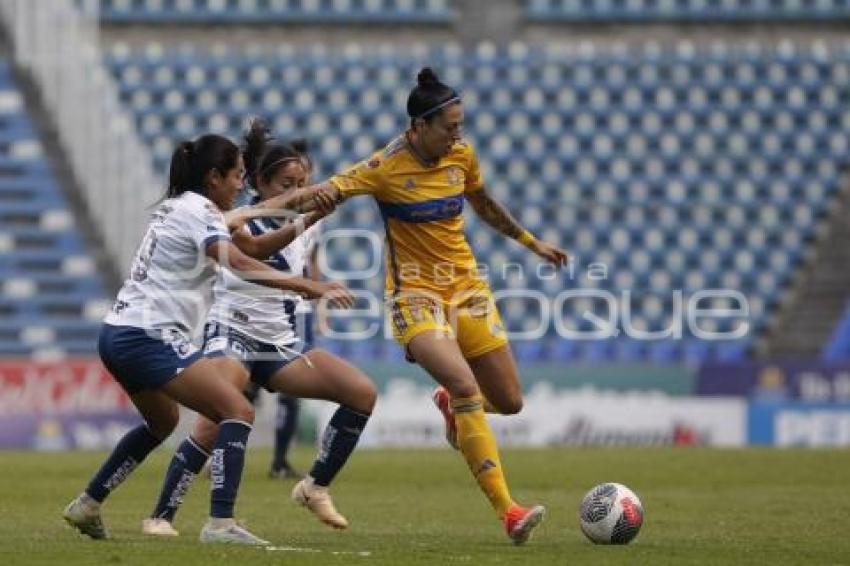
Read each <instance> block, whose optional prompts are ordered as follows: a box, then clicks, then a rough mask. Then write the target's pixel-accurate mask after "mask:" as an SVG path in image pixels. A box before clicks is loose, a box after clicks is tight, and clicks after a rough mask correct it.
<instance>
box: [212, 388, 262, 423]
mask: <svg viewBox="0 0 850 566" xmlns="http://www.w3.org/2000/svg"><path fill="white" fill-rule="evenodd" d="M223 420H236V421H242V422H245V423H248V424H252V423H253V422H254V406H253V405H252V404H251V403H249V402H248V400H247V399H245V397H243V396H242V395H234V397H233V399H232V400H230V401H229V402H228V403H227V404H226V405H225V406H224V407H222V411H221V415H220V419H219V422H220V421H223Z"/></svg>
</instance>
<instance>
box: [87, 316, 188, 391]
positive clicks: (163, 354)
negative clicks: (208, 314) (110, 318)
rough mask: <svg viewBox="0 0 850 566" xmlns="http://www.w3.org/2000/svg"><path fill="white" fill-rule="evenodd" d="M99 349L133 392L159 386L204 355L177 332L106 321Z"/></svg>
mask: <svg viewBox="0 0 850 566" xmlns="http://www.w3.org/2000/svg"><path fill="white" fill-rule="evenodd" d="M97 350H98V353H100V359H101V360H102V361H103V365H104V366H106V369H108V370H109V373H111V374H112V376H113V377H114V378H115V380H116V381H118V383H119V384H121V387H123V388H124V390H125V391H126V392H127V393H129V394H130V395H132V394H134V393H138V392H139V391H142V390H145V389H158V388H160V387H162V386H163V385H165V384H166V383H168V382H169V381H171V380H172V379H174V378H175V377H176V376H177V374H179V373H180V372H181V371H183V370H184V369H185V368H187V367H189V366H191V365H192V364H193V363H195V362H196V361H198V360H199V359H201V357H202V353H201V351H200V350H199V349H198V348H196V347H195V346H194V345H192V343H191V342H188V341H187V340H185V339H184V338H182V337H180V336H179V335H178V334H177V333H169V332H167V331H159V330H145V329H144V328H137V327H135V326H113V325H111V324H104V325H103V327H102V328H101V330H100V338H99V339H98V342H97Z"/></svg>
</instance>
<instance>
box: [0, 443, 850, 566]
mask: <svg viewBox="0 0 850 566" xmlns="http://www.w3.org/2000/svg"><path fill="white" fill-rule="evenodd" d="M168 455H169V454H168V451H167V450H164V449H163V450H160V451H158V452H157V453H156V454H155V455H153V456H152V457H151V458H150V459H149V460H148V461H147V462H146V463H145V465H144V466H143V467H142V468H141V469H140V470H138V471H137V472H136V474H135V475H134V476H133V477H131V479H130V480H129V481H128V482H127V483H125V484H124V485H123V486H122V487H121V488H120V489H119V490H118V491H117V492H116V493H115V494H114V495H113V496H112V498H111V499H110V500H109V502H108V504H107V505H106V507H105V513H104V517H105V521H106V523H107V527H108V528H109V529H110V531H111V535H112V540H109V541H91V540H89V539H86V538H83V537H81V536H79V535H77V534H76V532H74V531H73V530H71V529H70V528H69V527H68V526H67V525H65V523H64V522H63V521H62V520H61V517H60V513H61V510H62V507H63V506H64V504H65V503H66V502H67V501H68V500H70V499H71V498H72V497H73V496H74V495H76V494H77V493H78V492H79V491H80V489H81V488H82V487H83V485H84V483H85V481H86V480H87V479H88V477H89V475H90V473H91V472H92V471H93V470H94V469H95V467H96V466H97V465H98V464H99V463H100V460H101V457H102V456H103V455H102V454H99V453H98V454H94V453H69V454H64V453H63V454H30V453H10V452H0V477H2V478H3V482H2V484H0V485H2V493H0V564H3V565H10V564H49V565H60V564H61V565H65V564H147V565H151V564H155V565H171V564H176V565H187V566H188V565H195V564H198V565H200V564H203V565H208V564H228V565H237V564H251V565H261V564H292V565H297V564H331V565H333V564H340V565H342V564H345V565H360V564H362V565H364V566H366V565H378V564H381V565H407V564H441V565H451V564H476V565H479V566H484V565H490V564H512V565H513V564H593V565H594V566H602V565H605V564H652V565H657V564H712V565H713V564H818V565H820V564H850V537H848V536H847V528H846V526H847V515H848V512H850V489H848V488H850V485H848V484H850V482H848V478H850V473H848V470H850V451H837V450H835V451H825V450H800V451H798V450H787V451H771V450H730V451H718V450H707V449H705V450H704V449H666V448H658V449H619V448H616V449H615V448H611V449H550V450H513V451H507V452H506V453H505V454H504V463H505V466H506V468H507V470H508V474H509V480H510V483H511V485H512V486H513V490H514V495H515V496H516V497H517V498H519V499H521V500H523V501H527V502H541V503H544V504H546V505H547V507H548V511H549V513H548V516H547V519H546V522H545V523H544V524H543V526H542V527H541V528H540V529H539V530H538V532H537V534H536V536H535V538H534V539H532V541H531V542H530V543H529V544H528V545H526V546H524V547H514V546H512V545H511V544H510V543H509V541H508V539H507V537H506V536H505V535H504V534H503V532H502V530H501V526H500V524H499V523H498V522H497V521H496V520H495V518H494V516H493V515H492V512H491V511H490V509H489V507H488V506H487V504H486V502H485V500H484V498H483V496H482V495H481V494H480V493H479V492H478V489H477V487H476V486H475V485H474V484H473V482H472V479H471V477H470V476H469V474H468V473H467V471H466V468H465V465H464V463H463V462H462V460H461V458H460V457H459V456H458V455H457V454H456V453H454V452H453V451H451V450H449V449H446V450H429V451H377V450H365V451H362V452H360V453H356V454H355V455H354V458H353V460H352V461H351V463H350V466H349V468H348V469H347V470H345V471H344V472H343V475H341V476H340V477H339V478H338V481H337V483H336V484H335V486H334V495H335V501H336V503H337V505H338V507H339V508H340V510H341V511H342V512H343V513H345V514H346V515H347V516H348V518H349V519H350V520H351V522H352V526H351V528H350V529H349V530H347V531H344V532H334V531H331V530H329V529H328V528H326V527H325V526H323V525H321V524H320V523H318V522H317V521H316V520H315V519H314V518H313V517H312V516H310V515H309V514H308V513H307V512H306V511H305V510H303V509H301V508H298V507H296V506H295V505H294V504H293V503H291V502H290V501H289V498H288V493H289V489H290V487H291V485H292V483H291V482H284V481H281V480H277V481H274V480H269V479H267V478H266V476H265V470H266V465H267V462H268V455H269V454H268V452H266V451H263V450H253V451H251V452H249V456H248V467H247V469H246V475H245V477H244V479H243V488H242V491H241V494H240V500H239V505H238V509H237V514H238V516H239V517H240V518H242V519H243V520H244V521H245V522H246V523H247V524H248V526H249V527H251V528H253V529H254V530H255V531H256V532H257V534H259V535H260V536H263V537H265V538H267V539H270V540H271V541H272V542H273V543H274V544H275V545H276V547H275V548H273V549H257V548H235V547H222V546H206V545H201V544H199V543H198V542H197V535H198V531H199V529H200V526H201V524H202V522H203V520H204V518H205V515H206V511H207V493H208V491H207V482H206V480H199V481H197V482H196V484H195V485H194V486H193V490H192V491H191V492H190V493H189V496H188V498H187V499H188V500H187V503H186V505H185V507H184V509H183V512H182V514H181V515H180V516H178V518H177V522H176V527H177V528H178V529H179V530H180V531H181V536H180V537H179V538H177V539H170V540H160V539H156V540H153V539H149V538H146V537H143V536H142V535H141V534H140V531H139V527H140V521H141V519H142V518H143V517H144V516H145V515H146V513H148V512H150V510H151V508H152V507H153V503H154V498H155V496H156V494H157V492H158V489H159V481H160V476H161V474H162V471H163V469H164V467H165V465H166V459H167V457H168ZM310 457H311V454H310V453H309V452H308V451H306V450H299V451H298V452H297V453H296V454H295V461H296V462H299V463H301V464H302V465H306V464H307V462H309V460H310ZM601 481H618V482H621V483H625V484H627V485H629V486H630V487H632V488H633V489H634V490H635V491H636V492H637V493H638V495H639V496H640V497H641V499H642V501H643V504H644V508H645V510H646V523H645V524H644V528H643V531H642V532H641V533H640V535H639V536H638V538H637V540H636V541H635V542H634V543H632V544H631V545H628V546H624V547H602V546H594V545H592V544H590V543H589V542H587V541H586V540H585V539H584V537H583V535H582V534H581V531H580V530H579V528H578V523H577V517H576V511H577V506H578V503H579V500H580V498H581V496H582V495H583V493H584V492H585V491H586V490H587V489H589V488H590V487H592V486H593V485H594V484H596V483H599V482H601Z"/></svg>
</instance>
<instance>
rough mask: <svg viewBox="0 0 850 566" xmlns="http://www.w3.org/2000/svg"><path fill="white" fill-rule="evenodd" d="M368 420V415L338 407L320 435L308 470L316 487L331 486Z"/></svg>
mask: <svg viewBox="0 0 850 566" xmlns="http://www.w3.org/2000/svg"><path fill="white" fill-rule="evenodd" d="M368 420H369V415H362V414H360V413H358V412H356V411H354V410H352V409H349V408H348V407H344V406H342V405H340V407H339V409H337V410H336V412H335V413H334V414H333V416H332V417H331V421H330V422H329V423H328V426H327V427H326V428H325V432H324V433H323V434H322V445H321V447H320V448H319V455H318V456H316V460H315V461H314V462H313V468H312V469H311V470H310V476H311V477H312V478H313V479H314V480H315V482H316V485H322V486H328V485H330V484H331V482H332V481H333V479H334V477H335V476H336V475H337V473H338V472H339V471H340V470H341V469H342V467H343V466H344V465H345V463H346V462H347V461H348V457H349V456H351V453H352V452H353V451H354V447H355V446H357V441H358V440H359V439H360V434H361V433H362V432H363V429H364V428H365V426H366V422H367V421H368Z"/></svg>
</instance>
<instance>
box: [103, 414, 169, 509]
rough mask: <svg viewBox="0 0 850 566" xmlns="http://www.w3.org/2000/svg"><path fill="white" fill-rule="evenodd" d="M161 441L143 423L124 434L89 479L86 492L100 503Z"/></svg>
mask: <svg viewBox="0 0 850 566" xmlns="http://www.w3.org/2000/svg"><path fill="white" fill-rule="evenodd" d="M161 442H162V441H161V440H160V439H158V438H157V437H155V436H154V435H153V433H152V432H151V431H150V429H149V428H148V427H147V425H144V424H141V425H139V426H137V427H136V428H134V429H133V430H131V431H130V432H128V433H127V434H125V435H124V438H122V439H121V440H120V442H118V445H117V446H116V447H115V448H114V449H113V450H112V454H110V455H109V458H107V459H106V462H104V463H103V465H102V466H101V467H100V469H99V470H98V471H97V473H96V474H95V475H94V477H93V478H92V479H91V482H90V483H89V486H88V487H87V488H86V493H87V494H88V495H89V497H91V498H92V499H94V500H95V501H97V502H99V503H102V502H103V500H104V499H106V496H107V495H109V494H110V493H111V492H112V491H113V490H114V489H115V488H116V487H118V486H119V485H121V482H123V481H124V480H125V479H127V477H128V476H129V475H130V473H132V471H133V470H135V469H136V466H138V465H139V464H141V463H142V461H143V460H144V459H145V458H147V455H148V454H150V453H151V452H152V451H153V449H154V448H156V447H157V446H159V444H160V443H161Z"/></svg>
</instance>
